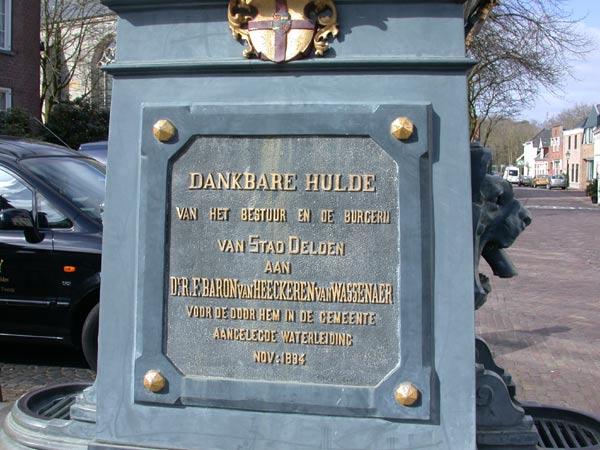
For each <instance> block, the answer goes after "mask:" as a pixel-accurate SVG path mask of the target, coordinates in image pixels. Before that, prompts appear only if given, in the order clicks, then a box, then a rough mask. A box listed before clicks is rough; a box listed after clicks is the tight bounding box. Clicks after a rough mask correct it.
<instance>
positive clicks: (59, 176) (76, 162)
mask: <svg viewBox="0 0 600 450" xmlns="http://www.w3.org/2000/svg"><path fill="white" fill-rule="evenodd" d="M22 163H23V165H25V166H26V167H27V168H28V169H29V170H30V171H31V172H33V173H34V174H35V175H37V176H38V177H40V178H42V179H43V180H44V181H45V182H46V183H47V184H49V185H50V186H52V187H54V189H56V190H57V191H58V192H59V193H60V194H61V195H62V196H63V197H66V198H67V199H68V200H70V201H71V202H72V203H74V204H75V205H76V206H77V207H79V209H81V211H82V212H83V213H84V214H86V215H87V216H88V217H90V218H92V219H94V220H98V221H102V213H103V211H104V193H105V190H106V169H105V167H104V166H103V165H102V164H101V163H99V162H98V161H96V160H94V159H91V158H90V159H88V158H71V157H39V158H31V159H26V160H23V162H22Z"/></svg>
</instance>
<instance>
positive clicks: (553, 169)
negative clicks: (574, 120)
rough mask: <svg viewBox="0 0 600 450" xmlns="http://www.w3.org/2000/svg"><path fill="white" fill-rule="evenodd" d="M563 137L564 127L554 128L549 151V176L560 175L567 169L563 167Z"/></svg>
mask: <svg viewBox="0 0 600 450" xmlns="http://www.w3.org/2000/svg"><path fill="white" fill-rule="evenodd" d="M562 136H563V127H562V125H555V126H553V127H552V130H551V138H550V148H549V149H548V175H559V174H561V173H564V172H565V168H564V167H563V165H562V158H563V148H562V147H563V146H562Z"/></svg>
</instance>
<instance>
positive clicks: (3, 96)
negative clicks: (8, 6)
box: [0, 0, 12, 111]
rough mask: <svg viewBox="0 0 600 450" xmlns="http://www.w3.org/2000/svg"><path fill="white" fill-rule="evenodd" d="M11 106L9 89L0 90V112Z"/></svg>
mask: <svg viewBox="0 0 600 450" xmlns="http://www.w3.org/2000/svg"><path fill="white" fill-rule="evenodd" d="M0 1H1V0H0ZM11 106H12V98H11V93H10V89H6V88H0V111H6V110H7V109H10V107H11Z"/></svg>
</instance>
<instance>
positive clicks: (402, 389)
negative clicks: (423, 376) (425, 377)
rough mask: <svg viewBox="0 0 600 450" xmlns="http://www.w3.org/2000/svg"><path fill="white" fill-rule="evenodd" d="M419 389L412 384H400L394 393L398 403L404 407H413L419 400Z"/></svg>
mask: <svg viewBox="0 0 600 450" xmlns="http://www.w3.org/2000/svg"><path fill="white" fill-rule="evenodd" d="M420 395H421V394H420V392H419V389H418V388H417V387H416V386H415V385H414V384H412V383H411V382H404V383H400V384H399V385H398V387H397V388H396V391H395V392H394V397H395V398H396V401H397V402H398V403H399V404H400V405H402V406H412V405H414V404H415V403H417V401H418V400H419V397H420Z"/></svg>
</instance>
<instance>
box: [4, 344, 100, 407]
mask: <svg viewBox="0 0 600 450" xmlns="http://www.w3.org/2000/svg"><path fill="white" fill-rule="evenodd" d="M94 377H95V375H94V372H92V371H91V370H89V369H87V368H86V365H85V362H84V361H83V357H82V356H81V354H80V353H79V352H76V351H74V350H70V349H68V348H65V347H62V346H58V345H54V346H52V345H42V344H18V345H17V344H14V343H7V342H2V343H1V344H0V385H1V386H2V394H3V398H4V401H5V402H9V401H14V400H16V399H17V398H18V397H20V396H21V395H23V394H24V393H26V392H29V391H31V390H33V389H36V388H38V387H42V386H47V385H50V384H60V383H69V382H91V381H93V380H94Z"/></svg>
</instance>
